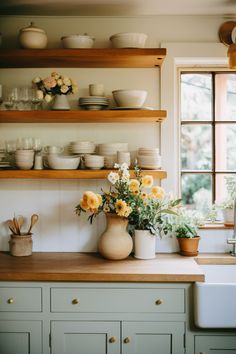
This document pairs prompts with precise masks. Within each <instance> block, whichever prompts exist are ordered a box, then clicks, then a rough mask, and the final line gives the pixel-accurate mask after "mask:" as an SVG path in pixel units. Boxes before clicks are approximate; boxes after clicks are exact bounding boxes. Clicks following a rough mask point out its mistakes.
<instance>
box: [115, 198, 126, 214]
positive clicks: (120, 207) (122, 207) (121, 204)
mask: <svg viewBox="0 0 236 354" xmlns="http://www.w3.org/2000/svg"><path fill="white" fill-rule="evenodd" d="M115 208H116V214H117V215H119V216H125V213H126V209H127V204H126V202H125V201H124V200H121V199H118V200H117V201H116V203H115Z"/></svg>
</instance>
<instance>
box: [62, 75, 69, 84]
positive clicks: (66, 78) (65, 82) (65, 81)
mask: <svg viewBox="0 0 236 354" xmlns="http://www.w3.org/2000/svg"><path fill="white" fill-rule="evenodd" d="M63 84H64V85H66V86H70V85H71V80H70V79H69V78H68V77H67V76H65V77H64V79H63Z"/></svg>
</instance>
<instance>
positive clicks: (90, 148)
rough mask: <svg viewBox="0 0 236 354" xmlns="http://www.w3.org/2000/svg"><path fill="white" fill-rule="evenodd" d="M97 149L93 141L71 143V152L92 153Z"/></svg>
mask: <svg viewBox="0 0 236 354" xmlns="http://www.w3.org/2000/svg"><path fill="white" fill-rule="evenodd" d="M95 149H96V145H95V144H94V143H93V142H92V141H72V142H71V143H70V145H69V148H68V150H69V152H70V153H71V154H92V153H94V151H95Z"/></svg>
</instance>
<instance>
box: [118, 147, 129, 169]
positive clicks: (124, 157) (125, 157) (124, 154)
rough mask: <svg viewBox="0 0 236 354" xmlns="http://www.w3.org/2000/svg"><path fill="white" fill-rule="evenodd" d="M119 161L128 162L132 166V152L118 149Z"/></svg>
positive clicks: (120, 162)
mask: <svg viewBox="0 0 236 354" xmlns="http://www.w3.org/2000/svg"><path fill="white" fill-rule="evenodd" d="M117 163H118V164H119V165H121V164H122V163H127V165H128V166H130V152H129V151H117Z"/></svg>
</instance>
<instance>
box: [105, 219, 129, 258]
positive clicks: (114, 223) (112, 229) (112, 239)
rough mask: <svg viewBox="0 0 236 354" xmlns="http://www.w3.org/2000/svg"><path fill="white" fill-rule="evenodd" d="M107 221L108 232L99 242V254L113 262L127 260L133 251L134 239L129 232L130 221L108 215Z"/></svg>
mask: <svg viewBox="0 0 236 354" xmlns="http://www.w3.org/2000/svg"><path fill="white" fill-rule="evenodd" d="M106 220H107V227H106V230H105V231H104V232H103V234H102V235H101V236H100V239H99V242H98V251H99V253H100V254H101V255H102V256H103V257H104V258H107V259H111V260H121V259H125V258H127V257H128V256H129V254H130V253H131V251H132V249H133V239H132V237H131V236H130V234H129V233H128V231H127V225H128V219H127V218H123V217H121V216H118V215H117V214H112V213H107V214H106Z"/></svg>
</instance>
